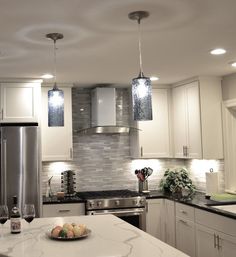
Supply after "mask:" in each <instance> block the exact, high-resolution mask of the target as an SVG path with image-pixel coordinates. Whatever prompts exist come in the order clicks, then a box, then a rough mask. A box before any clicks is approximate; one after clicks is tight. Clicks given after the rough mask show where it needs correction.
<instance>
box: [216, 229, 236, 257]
mask: <svg viewBox="0 0 236 257" xmlns="http://www.w3.org/2000/svg"><path fill="white" fill-rule="evenodd" d="M218 235H219V252H220V257H235V256H236V237H234V236H230V235H226V234H224V233H218Z"/></svg>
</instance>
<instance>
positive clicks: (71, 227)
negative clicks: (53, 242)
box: [51, 223, 87, 238]
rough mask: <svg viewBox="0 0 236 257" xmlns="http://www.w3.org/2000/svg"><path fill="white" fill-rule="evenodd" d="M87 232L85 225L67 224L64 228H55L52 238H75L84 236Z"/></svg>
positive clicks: (52, 231)
mask: <svg viewBox="0 0 236 257" xmlns="http://www.w3.org/2000/svg"><path fill="white" fill-rule="evenodd" d="M86 231H87V228H86V226H85V225H84V224H75V223H72V224H70V223H65V224H63V226H55V227H54V228H53V229H52V230H51V236H52V237H54V238H56V237H61V238H74V237H80V236H83V235H84V234H85V233H86Z"/></svg>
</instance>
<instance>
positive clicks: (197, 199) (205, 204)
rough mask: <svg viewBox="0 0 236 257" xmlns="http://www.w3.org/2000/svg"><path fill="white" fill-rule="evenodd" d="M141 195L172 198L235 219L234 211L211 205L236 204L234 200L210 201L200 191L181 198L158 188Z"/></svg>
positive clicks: (153, 197)
mask: <svg viewBox="0 0 236 257" xmlns="http://www.w3.org/2000/svg"><path fill="white" fill-rule="evenodd" d="M143 195H145V196H146V198H147V199H155V198H156V199H158V198H165V199H169V200H172V201H175V202H178V203H182V204H186V205H190V206H192V207H194V208H198V209H202V210H205V211H209V212H212V213H216V214H219V215H223V216H225V217H228V218H233V219H236V214H235V213H232V212H228V211H224V210H220V209H216V208H214V207H213V206H212V205H226V204H236V201H233V202H227V203H225V202H216V201H212V200H210V199H206V198H205V194H204V193H202V192H195V194H194V195H193V196H191V197H182V198H181V197H178V196H173V195H171V194H167V193H164V192H162V191H158V190H156V191H155V190H154V191H150V192H149V193H145V194H143Z"/></svg>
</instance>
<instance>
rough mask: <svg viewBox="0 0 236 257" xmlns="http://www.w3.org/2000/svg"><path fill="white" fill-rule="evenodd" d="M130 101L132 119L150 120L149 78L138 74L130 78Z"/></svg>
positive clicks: (150, 96)
mask: <svg viewBox="0 0 236 257" xmlns="http://www.w3.org/2000/svg"><path fill="white" fill-rule="evenodd" d="M132 103H133V118H134V120H136V121H146V120H152V86H151V80H150V78H147V77H142V76H139V77H138V78H134V79H132Z"/></svg>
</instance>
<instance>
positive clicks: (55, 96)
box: [46, 33, 64, 127]
mask: <svg viewBox="0 0 236 257" xmlns="http://www.w3.org/2000/svg"><path fill="white" fill-rule="evenodd" d="M46 38H49V39H51V40H53V52H54V85H53V88H52V89H51V90H49V91H48V126H49V127H63V126H64V92H63V91H62V90H60V89H59V88H58V86H57V82H56V81H57V69H56V64H57V55H56V51H57V47H56V41H57V40H58V39H62V38H63V34H60V33H49V34H47V35H46Z"/></svg>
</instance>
